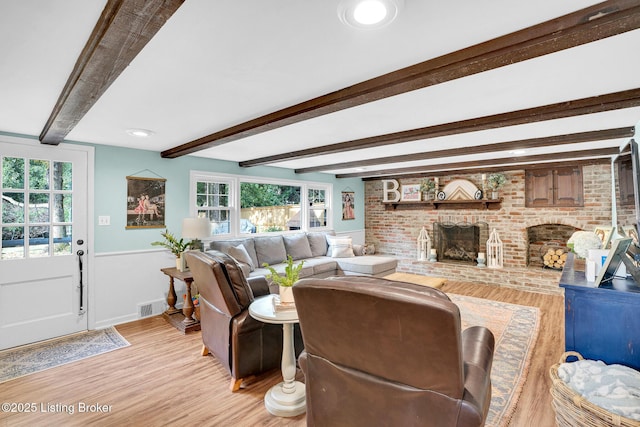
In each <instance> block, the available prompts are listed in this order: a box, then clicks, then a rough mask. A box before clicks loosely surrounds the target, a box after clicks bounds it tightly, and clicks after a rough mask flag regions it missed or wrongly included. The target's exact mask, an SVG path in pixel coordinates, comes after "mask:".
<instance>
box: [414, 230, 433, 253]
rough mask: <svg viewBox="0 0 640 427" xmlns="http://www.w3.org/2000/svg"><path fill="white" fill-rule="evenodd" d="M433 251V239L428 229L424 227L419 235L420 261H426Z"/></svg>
mask: <svg viewBox="0 0 640 427" xmlns="http://www.w3.org/2000/svg"><path fill="white" fill-rule="evenodd" d="M430 251H431V239H430V238H429V233H427V229H426V228H425V227H422V230H420V234H419V235H418V254H417V256H418V261H426V260H427V256H428V255H429V252H430Z"/></svg>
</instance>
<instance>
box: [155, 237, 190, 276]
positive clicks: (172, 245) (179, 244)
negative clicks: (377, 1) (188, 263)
mask: <svg viewBox="0 0 640 427" xmlns="http://www.w3.org/2000/svg"><path fill="white" fill-rule="evenodd" d="M160 235H161V236H162V237H164V240H163V241H158V242H151V245H152V246H162V247H164V248H166V249H169V251H170V252H171V253H172V254H174V255H175V256H176V268H177V269H178V271H184V270H185V265H184V259H183V258H182V253H183V252H184V251H185V250H186V249H187V248H188V247H189V245H190V244H191V243H190V242H185V241H184V239H180V240H178V238H177V237H175V236H174V235H173V234H171V233H170V232H169V229H165V230H164V231H163V232H162V233H160Z"/></svg>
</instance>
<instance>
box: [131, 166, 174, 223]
mask: <svg viewBox="0 0 640 427" xmlns="http://www.w3.org/2000/svg"><path fill="white" fill-rule="evenodd" d="M166 181H167V180H166V179H164V178H140V177H134V176H128V177H127V225H126V227H125V228H127V229H129V228H165V225H164V217H165V210H166V206H165V183H166Z"/></svg>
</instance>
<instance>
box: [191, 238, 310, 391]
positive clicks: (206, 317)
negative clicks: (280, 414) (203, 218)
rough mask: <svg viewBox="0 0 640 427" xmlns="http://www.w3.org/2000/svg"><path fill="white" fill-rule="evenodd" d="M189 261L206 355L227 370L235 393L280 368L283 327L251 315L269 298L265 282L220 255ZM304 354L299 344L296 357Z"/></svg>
mask: <svg viewBox="0 0 640 427" xmlns="http://www.w3.org/2000/svg"><path fill="white" fill-rule="evenodd" d="M185 256H186V261H187V264H188V266H189V269H190V270H191V273H192V275H193V279H194V282H195V284H196V286H197V287H198V292H199V293H200V325H201V329H202V342H203V347H202V355H203V356H206V355H207V354H209V352H211V353H213V355H214V356H215V357H216V359H218V361H220V363H222V364H223V365H224V366H225V367H226V368H227V369H228V370H229V373H230V374H231V384H230V388H231V391H237V390H238V389H239V388H240V385H241V383H242V379H243V378H247V377H249V376H252V375H256V374H259V373H261V372H265V371H267V370H270V369H274V368H279V367H280V365H281V362H282V326H281V325H276V324H266V323H263V322H260V321H258V320H255V319H254V318H252V317H251V316H250V315H249V305H250V304H251V302H252V301H253V300H254V299H255V298H257V297H259V296H262V295H267V294H269V285H268V283H267V281H266V279H265V278H264V277H255V278H251V279H249V280H247V279H246V278H245V276H244V274H243V273H242V270H241V269H240V267H239V266H238V264H237V263H236V262H235V261H234V259H233V258H231V257H230V256H229V255H226V254H224V253H222V252H217V251H208V252H197V251H190V252H187V253H186V254H185ZM298 333H299V332H298ZM299 341H300V343H301V342H302V340H301V339H299ZM301 351H302V344H299V347H298V349H297V352H296V354H299V353H300V352H301Z"/></svg>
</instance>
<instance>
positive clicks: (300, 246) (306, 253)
mask: <svg viewBox="0 0 640 427" xmlns="http://www.w3.org/2000/svg"><path fill="white" fill-rule="evenodd" d="M282 239H283V240H284V247H285V248H286V249H287V255H291V258H293V259H306V258H311V257H312V256H313V255H312V254H311V246H309V239H307V235H306V234H304V233H296V234H291V235H287V234H285V235H283V236H282Z"/></svg>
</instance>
